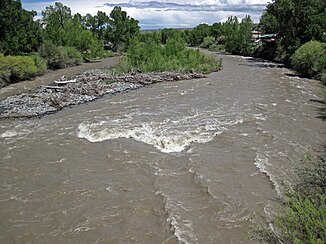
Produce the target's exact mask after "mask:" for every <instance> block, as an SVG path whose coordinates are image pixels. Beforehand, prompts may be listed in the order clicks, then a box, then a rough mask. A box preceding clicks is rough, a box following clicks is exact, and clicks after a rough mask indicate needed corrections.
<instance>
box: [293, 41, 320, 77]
mask: <svg viewBox="0 0 326 244" xmlns="http://www.w3.org/2000/svg"><path fill="white" fill-rule="evenodd" d="M291 63H292V66H293V68H294V69H296V70H297V71H299V72H300V73H302V74H303V75H306V76H308V77H314V76H316V75H317V74H319V73H321V72H322V71H323V70H325V69H326V44H325V43H321V42H318V41H310V42H307V43H306V44H303V45H302V46H301V47H300V48H299V49H298V50H297V51H296V52H295V53H294V54H293V55H292V57H291Z"/></svg>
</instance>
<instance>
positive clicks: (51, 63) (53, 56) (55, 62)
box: [40, 41, 69, 69]
mask: <svg viewBox="0 0 326 244" xmlns="http://www.w3.org/2000/svg"><path fill="white" fill-rule="evenodd" d="M40 54H41V57H42V58H44V59H45V60H46V62H47V65H48V67H49V68H50V69H61V68H64V67H66V64H67V62H68V59H69V58H68V54H67V52H66V50H65V49H64V47H58V46H56V45H55V44H53V43H52V42H51V41H46V42H44V44H43V45H42V47H41V51H40Z"/></svg>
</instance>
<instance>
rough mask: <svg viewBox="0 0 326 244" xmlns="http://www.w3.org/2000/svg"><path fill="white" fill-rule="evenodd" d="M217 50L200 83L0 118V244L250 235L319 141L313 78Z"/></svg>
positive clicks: (213, 239)
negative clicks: (213, 69) (215, 68)
mask: <svg viewBox="0 0 326 244" xmlns="http://www.w3.org/2000/svg"><path fill="white" fill-rule="evenodd" d="M222 58H223V64H224V67H223V69H222V70H221V71H220V72H217V73H212V74H210V75H208V78H205V79H198V80H190V81H189V80H188V81H178V82H171V83H160V84H155V85H152V86H150V87H147V88H143V89H139V90H134V91H131V92H129V93H124V94H119V95H116V96H105V97H103V98H102V99H99V100H96V101H95V102H92V103H88V104H84V105H80V106H75V107H72V108H66V109H64V110H62V111H60V112H58V113H56V114H53V115H48V116H45V117H43V118H41V119H26V120H2V121H0V141H1V144H0V150H1V153H0V182H1V189H0V227H1V228H0V229H1V231H0V242H1V243H252V241H250V240H249V239H248V238H247V230H248V227H249V225H250V224H251V221H252V220H253V219H255V216H267V215H268V214H269V213H270V211H272V210H271V209H272V208H273V206H274V205H275V204H276V202H277V199H278V195H279V194H281V192H282V185H284V184H286V183H287V182H291V179H293V171H294V170H295V168H296V167H297V166H298V164H299V162H300V160H301V159H302V157H303V156H304V155H305V154H306V153H308V152H312V151H313V150H315V149H318V148H320V147H321V145H323V144H325V138H326V136H325V123H324V122H323V121H322V120H321V119H319V118H318V117H319V115H320V114H319V109H320V108H321V107H322V104H321V103H319V102H318V100H320V98H319V92H320V85H319V83H318V82H317V81H314V80H308V79H302V78H298V77H296V76H295V75H293V73H292V72H291V71H290V70H288V69H286V68H283V67H279V66H278V65H276V64H273V63H267V62H261V61H257V60H253V59H250V58H243V57H237V56H222Z"/></svg>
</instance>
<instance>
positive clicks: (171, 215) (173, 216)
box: [155, 191, 198, 244]
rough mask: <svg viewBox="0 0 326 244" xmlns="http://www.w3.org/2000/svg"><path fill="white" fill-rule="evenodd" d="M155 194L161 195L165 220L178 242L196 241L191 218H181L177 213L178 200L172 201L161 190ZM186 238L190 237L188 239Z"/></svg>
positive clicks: (188, 243) (187, 243)
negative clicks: (165, 214)
mask: <svg viewBox="0 0 326 244" xmlns="http://www.w3.org/2000/svg"><path fill="white" fill-rule="evenodd" d="M155 194H156V195H160V196H162V197H163V199H164V201H165V206H164V209H165V211H166V213H167V214H168V217H167V219H166V221H167V222H168V223H169V225H170V229H171V231H173V234H174V236H175V237H176V238H177V240H178V241H179V242H180V243H185V244H190V243H192V242H189V241H194V242H197V241H198V239H197V237H196V235H195V234H194V230H193V223H192V221H191V220H187V219H182V218H181V216H179V215H178V206H179V207H180V204H181V203H179V202H174V201H172V200H171V199H170V198H169V197H168V196H167V195H166V194H164V193H163V192H161V191H157V192H156V193H155ZM187 239H190V240H189V241H188V240H187Z"/></svg>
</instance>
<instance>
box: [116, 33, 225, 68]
mask: <svg viewBox="0 0 326 244" xmlns="http://www.w3.org/2000/svg"><path fill="white" fill-rule="evenodd" d="M220 67H221V60H220V59H218V58H216V57H215V56H212V55H208V54H204V53H201V52H200V51H199V50H193V49H186V47H185V42H184V39H182V38H180V37H174V38H170V39H168V40H167V43H166V45H165V46H162V45H161V44H158V43H157V42H155V41H154V40H146V42H145V43H144V42H140V41H139V40H138V39H134V40H132V41H131V42H130V46H129V47H128V53H127V56H126V57H125V58H123V59H122V60H121V61H120V62H119V64H118V65H117V66H116V71H117V72H130V71H135V70H137V71H140V72H153V71H157V72H162V71H177V72H183V73H184V72H191V71H196V72H212V71H217V70H219V69H220Z"/></svg>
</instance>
